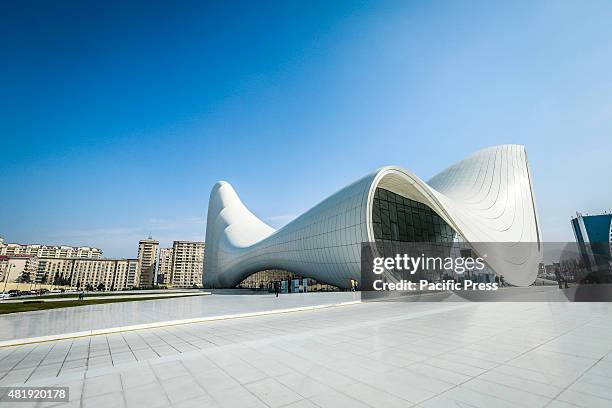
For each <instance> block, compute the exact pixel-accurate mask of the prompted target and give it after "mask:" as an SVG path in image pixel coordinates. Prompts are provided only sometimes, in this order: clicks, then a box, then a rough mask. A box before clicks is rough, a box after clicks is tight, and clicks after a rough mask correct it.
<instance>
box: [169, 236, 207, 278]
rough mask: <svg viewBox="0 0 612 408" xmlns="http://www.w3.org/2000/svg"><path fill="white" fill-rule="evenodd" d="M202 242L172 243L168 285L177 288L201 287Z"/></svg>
mask: <svg viewBox="0 0 612 408" xmlns="http://www.w3.org/2000/svg"><path fill="white" fill-rule="evenodd" d="M203 269H204V242H197V241H174V243H173V245H172V271H171V277H170V280H169V282H170V285H172V286H174V287H178V288H190V287H193V286H198V287H201V286H202V272H203Z"/></svg>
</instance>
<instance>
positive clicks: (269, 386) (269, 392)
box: [245, 378, 303, 408]
mask: <svg viewBox="0 0 612 408" xmlns="http://www.w3.org/2000/svg"><path fill="white" fill-rule="evenodd" d="M245 387H246V388H247V389H248V390H249V391H251V392H252V393H253V394H255V395H256V396H257V397H258V398H259V399H261V400H262V401H263V402H264V403H265V404H266V405H268V406H270V407H272V408H277V407H280V406H283V405H287V404H290V403H293V402H296V401H299V400H301V399H303V397H302V396H300V395H298V394H297V393H295V392H294V391H292V390H291V389H290V388H288V387H287V386H285V385H283V384H281V383H280V382H278V381H276V380H275V379H273V378H266V379H265V380H261V381H256V382H253V383H250V384H247V385H246V386H245Z"/></svg>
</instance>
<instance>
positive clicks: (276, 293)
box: [274, 282, 279, 297]
mask: <svg viewBox="0 0 612 408" xmlns="http://www.w3.org/2000/svg"><path fill="white" fill-rule="evenodd" d="M278 292H279V290H278V282H274V294H275V295H276V297H278Z"/></svg>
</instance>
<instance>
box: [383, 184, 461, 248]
mask: <svg viewBox="0 0 612 408" xmlns="http://www.w3.org/2000/svg"><path fill="white" fill-rule="evenodd" d="M372 222H373V226H374V237H375V239H376V240H389V241H400V242H441V243H450V242H453V240H454V238H455V231H454V230H453V229H452V228H451V227H450V226H449V225H448V224H447V223H446V222H445V221H444V220H443V219H442V218H441V217H440V216H439V215H438V214H436V213H435V211H433V210H432V209H431V208H429V207H428V206H426V205H425V204H423V203H419V202H417V201H414V200H410V199H409V198H405V197H402V196H400V195H398V194H395V193H392V192H391V191H388V190H385V189H382V188H377V189H376V193H375V195H374V207H373V208H372Z"/></svg>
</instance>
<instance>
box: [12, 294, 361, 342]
mask: <svg viewBox="0 0 612 408" xmlns="http://www.w3.org/2000/svg"><path fill="white" fill-rule="evenodd" d="M360 303H361V301H360V300H355V301H350V302H340V303H330V304H328V305H316V306H302V307H293V308H287V309H276V310H263V311H259V312H249V313H236V314H229V315H218V316H208V317H196V318H192V319H181V320H168V321H165V322H155V323H145V324H136V325H131V326H119V327H109V328H106V329H96V330H85V331H80V332H73V333H62V334H53V335H50V336H41V337H30V338H27V339H15V340H4V341H0V348H3V347H11V346H23V345H26V344H36V343H44V342H48V341H57V340H66V339H76V338H80V337H89V336H100V335H104V334H111V333H121V332H129V331H136V330H145V329H153V328H159V327H168V326H179V325H184V324H194V323H204V322H212V321H217V320H229V319H242V318H245V317H254V316H266V315H273V314H281V313H293V312H302V311H307V310H317V309H326V308H330V307H339V306H350V305H356V304H360Z"/></svg>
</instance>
